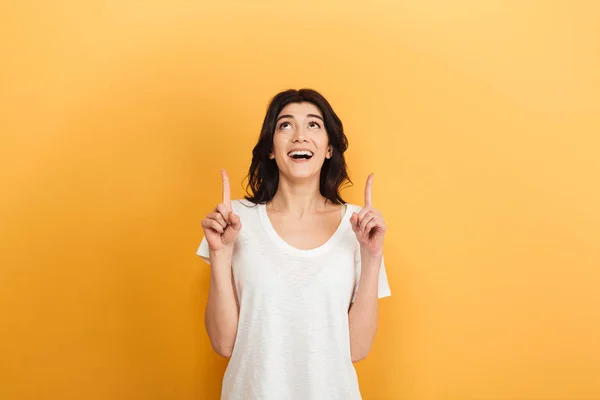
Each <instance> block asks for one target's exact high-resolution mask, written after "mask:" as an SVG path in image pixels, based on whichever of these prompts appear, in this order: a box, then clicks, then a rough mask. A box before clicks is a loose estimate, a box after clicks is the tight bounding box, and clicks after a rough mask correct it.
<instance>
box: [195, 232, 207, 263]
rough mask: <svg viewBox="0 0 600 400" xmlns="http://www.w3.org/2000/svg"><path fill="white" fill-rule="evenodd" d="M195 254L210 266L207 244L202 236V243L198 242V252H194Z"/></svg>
mask: <svg viewBox="0 0 600 400" xmlns="http://www.w3.org/2000/svg"><path fill="white" fill-rule="evenodd" d="M196 254H197V255H198V256H200V258H201V259H203V260H204V261H206V262H207V263H208V264H210V258H209V250H208V242H207V241H206V236H204V237H203V238H202V241H201V242H200V247H198V250H197V251H196Z"/></svg>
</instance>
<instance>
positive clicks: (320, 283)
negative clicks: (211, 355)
mask: <svg viewBox="0 0 600 400" xmlns="http://www.w3.org/2000/svg"><path fill="white" fill-rule="evenodd" d="M347 147H348V142H347V139H346V136H345V135H344V132H343V127H342V122H341V121H340V119H339V118H338V116H337V115H336V114H335V112H334V111H333V109H332V108H331V106H330V105H329V103H328V102H327V100H326V99H325V98H324V97H323V96H321V95H320V94H319V93H317V92H315V91H313V90H309V89H302V90H299V91H298V90H287V91H284V92H281V93H279V94H277V95H276V96H275V97H274V98H273V99H272V100H271V102H270V104H269V107H268V110H267V114H266V116H265V119H264V122H263V126H262V131H261V134H260V138H259V141H258V144H257V145H256V146H255V148H254V150H253V152H252V155H253V157H252V164H251V166H250V171H249V174H248V178H249V181H248V186H249V187H250V189H251V195H249V196H246V197H245V198H244V199H240V200H234V201H231V199H230V187H229V178H228V176H227V173H226V172H225V171H224V170H222V171H221V174H222V180H223V201H222V203H220V204H219V205H218V206H217V207H216V208H215V209H214V211H213V212H211V213H209V214H208V216H207V217H206V218H205V219H204V220H203V221H202V227H203V229H204V238H203V239H202V242H201V244H200V247H199V249H198V251H197V254H198V255H199V256H201V257H202V258H203V259H204V260H205V261H207V262H208V263H209V264H210V265H211V272H210V289H209V295H208V303H207V306H206V314H205V323H206V329H207V332H208V335H209V337H210V342H211V345H212V346H213V348H214V349H215V351H216V352H217V353H219V354H220V355H222V356H224V357H230V360H229V364H228V367H227V371H226V372H225V376H224V379H223V386H222V397H221V398H222V399H260V400H270V399H273V400H295V399H299V400H300V399H301V400H313V399H327V400H332V399H344V400H352V399H360V398H361V395H360V391H359V387H358V380H357V376H356V371H355V369H354V366H353V364H352V363H353V362H356V361H359V360H361V359H363V358H365V357H366V355H367V353H368V352H369V349H370V348H371V344H372V343H373V339H374V337H375V332H376V329H377V299H378V298H380V297H385V296H389V295H390V289H389V286H388V282H387V277H386V273H385V266H384V262H383V242H384V234H385V232H386V225H385V222H384V219H383V217H382V215H381V213H380V212H379V211H377V210H376V209H375V208H374V207H373V205H372V201H371V186H372V183H373V175H372V174H371V175H370V176H369V178H368V179H367V183H366V188H365V203H364V206H363V207H360V206H357V205H354V204H347V203H346V202H345V201H344V200H343V199H342V197H341V196H340V193H339V190H340V187H341V185H342V183H344V182H346V181H348V182H350V179H349V178H348V175H347V173H346V162H345V159H344V151H346V149H347ZM359 282H360V285H359Z"/></svg>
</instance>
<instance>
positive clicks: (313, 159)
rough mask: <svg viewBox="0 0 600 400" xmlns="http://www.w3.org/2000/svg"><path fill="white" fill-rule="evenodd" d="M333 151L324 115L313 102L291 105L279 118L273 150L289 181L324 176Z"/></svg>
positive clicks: (272, 156)
mask: <svg viewBox="0 0 600 400" xmlns="http://www.w3.org/2000/svg"><path fill="white" fill-rule="evenodd" d="M331 151H332V148H331V146H330V145H329V137H328V136H327V131H326V130H325V123H324V122H323V115H322V114H321V111H320V110H319V108H318V107H317V106H315V105H314V104H312V103H309V102H302V103H290V104H288V105H286V106H285V107H284V108H283V110H281V112H280V113H279V115H278V116H277V122H276V124H275V134H274V136H273V150H272V152H271V154H270V155H269V158H271V159H275V161H276V163H277V167H278V168H279V173H280V174H283V175H284V176H287V177H289V178H308V177H311V176H317V177H319V176H320V173H321V167H322V166H323V162H324V161H325V158H331Z"/></svg>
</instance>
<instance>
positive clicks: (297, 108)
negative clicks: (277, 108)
mask: <svg viewBox="0 0 600 400" xmlns="http://www.w3.org/2000/svg"><path fill="white" fill-rule="evenodd" d="M307 114H315V115H319V116H321V117H323V114H322V113H321V110H319V107H317V106H315V105H314V104H313V103H309V102H307V101H304V102H302V103H289V104H288V105H286V106H285V107H283V109H282V110H281V112H280V113H279V115H278V116H277V117H278V118H279V116H281V115H293V116H294V117H295V118H304V117H305V116H306V115H307Z"/></svg>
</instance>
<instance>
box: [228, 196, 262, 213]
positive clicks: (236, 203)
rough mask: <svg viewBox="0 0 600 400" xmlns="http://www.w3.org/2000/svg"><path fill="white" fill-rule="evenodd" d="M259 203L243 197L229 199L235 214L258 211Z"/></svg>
mask: <svg viewBox="0 0 600 400" xmlns="http://www.w3.org/2000/svg"><path fill="white" fill-rule="evenodd" d="M258 207H259V205H258V204H256V203H253V202H251V201H250V200H247V199H245V198H241V199H235V200H231V208H233V212H235V213H236V214H239V215H241V214H247V213H252V212H256V211H258Z"/></svg>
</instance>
